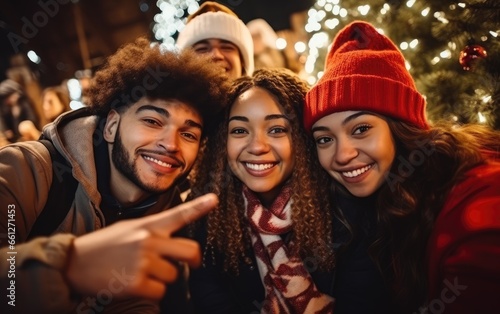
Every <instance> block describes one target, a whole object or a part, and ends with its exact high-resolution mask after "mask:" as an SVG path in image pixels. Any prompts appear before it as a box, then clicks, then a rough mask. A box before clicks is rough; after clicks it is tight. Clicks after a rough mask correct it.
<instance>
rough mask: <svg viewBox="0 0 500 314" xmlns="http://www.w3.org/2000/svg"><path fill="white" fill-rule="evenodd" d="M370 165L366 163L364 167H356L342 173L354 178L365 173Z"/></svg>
mask: <svg viewBox="0 0 500 314" xmlns="http://www.w3.org/2000/svg"><path fill="white" fill-rule="evenodd" d="M371 167H372V165H368V166H366V167H363V168H359V169H356V170H353V171H345V172H342V175H343V176H345V177H348V178H354V177H357V176H359V175H360V174H362V173H365V172H366V171H368V169H370V168H371Z"/></svg>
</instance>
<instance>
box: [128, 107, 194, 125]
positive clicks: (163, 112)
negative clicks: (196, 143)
mask: <svg viewBox="0 0 500 314" xmlns="http://www.w3.org/2000/svg"><path fill="white" fill-rule="evenodd" d="M147 110H152V111H154V112H157V113H159V114H161V115H162V116H164V117H165V118H170V112H168V110H166V109H163V108H160V107H156V106H153V105H144V106H141V107H139V108H137V110H136V111H135V113H139V112H141V111H147ZM184 124H185V125H187V126H189V127H194V128H198V129H200V130H203V126H202V125H201V124H199V123H198V122H195V121H193V120H191V119H187V120H186V121H184Z"/></svg>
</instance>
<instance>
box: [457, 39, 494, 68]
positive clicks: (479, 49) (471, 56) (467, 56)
mask: <svg viewBox="0 0 500 314" xmlns="http://www.w3.org/2000/svg"><path fill="white" fill-rule="evenodd" d="M487 55H488V54H487V53H486V49H484V47H483V46H480V45H467V46H465V48H464V49H463V50H462V51H460V57H459V59H458V61H459V62H460V65H461V66H462V67H463V69H464V70H465V71H469V70H470V69H471V66H472V61H473V60H475V59H477V58H486V56H487Z"/></svg>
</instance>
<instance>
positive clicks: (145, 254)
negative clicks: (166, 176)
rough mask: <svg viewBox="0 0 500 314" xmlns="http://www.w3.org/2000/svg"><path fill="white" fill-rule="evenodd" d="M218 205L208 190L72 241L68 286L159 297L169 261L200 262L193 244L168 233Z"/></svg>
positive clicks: (172, 272)
mask: <svg viewBox="0 0 500 314" xmlns="http://www.w3.org/2000/svg"><path fill="white" fill-rule="evenodd" d="M217 203H218V199H217V196H216V195H215V194H207V195H204V196H201V197H199V198H196V199H194V200H192V201H190V202H187V203H184V204H182V205H179V206H177V207H175V208H172V209H169V210H167V211H165V212H162V213H159V214H156V215H151V216H147V217H143V218H139V219H133V220H127V221H122V222H118V223H116V224H114V225H112V226H110V227H107V228H104V229H101V230H98V231H96V232H92V233H90V234H87V235H84V236H81V237H78V238H77V239H75V242H74V247H73V250H72V253H71V255H70V257H69V262H68V267H67V272H66V276H67V278H68V281H69V282H70V284H71V286H72V288H73V289H74V290H75V291H77V292H78V293H81V294H84V295H96V294H97V293H99V291H101V290H102V289H107V290H108V291H111V292H112V293H114V296H118V297H123V296H139V297H145V298H149V299H160V298H161V297H162V296H163V295H164V293H165V289H166V288H165V283H171V282H173V281H174V280H175V279H176V277H177V269H176V268H175V267H174V265H172V263H170V262H169V260H175V261H183V262H187V263H188V264H189V265H190V266H191V267H197V266H199V264H200V262H201V252H200V248H199V245H198V243H197V242H195V241H193V240H189V239H184V238H172V237H171V235H172V234H173V233H174V232H175V231H177V230H178V229H180V228H182V227H183V226H185V225H186V224H188V223H190V222H192V221H194V220H196V219H198V218H200V217H202V216H203V215H205V214H207V213H208V212H209V211H210V210H212V209H213V208H215V206H216V205H217Z"/></svg>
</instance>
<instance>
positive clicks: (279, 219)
mask: <svg viewBox="0 0 500 314" xmlns="http://www.w3.org/2000/svg"><path fill="white" fill-rule="evenodd" d="M307 90H308V86H307V85H306V84H305V83H304V82H303V81H302V80H300V79H299V78H298V76H296V75H295V74H294V73H292V72H291V71H288V70H284V69H261V70H259V71H257V72H255V73H254V76H253V77H242V78H239V79H238V80H236V81H235V82H234V84H233V87H232V90H231V92H230V96H229V104H230V105H229V106H228V108H226V112H225V115H224V116H223V117H221V118H222V119H221V120H222V121H221V124H220V127H219V129H218V131H217V132H216V134H214V135H213V136H208V142H207V144H206V150H205V152H204V157H203V159H202V161H201V164H200V165H199V166H198V168H197V169H196V173H197V175H196V176H195V178H194V182H193V185H192V193H191V196H192V197H196V196H198V195H202V194H205V193H208V192H213V193H215V194H217V195H218V196H219V206H218V208H217V209H216V210H215V211H213V212H212V213H211V214H210V215H209V216H208V217H207V219H206V220H205V221H203V222H202V223H201V224H199V225H198V226H196V227H197V228H196V232H195V234H196V238H197V239H198V240H199V241H200V243H201V246H202V247H203V248H204V252H203V254H204V255H203V256H204V258H203V267H202V268H201V269H198V270H194V271H193V272H192V273H191V277H190V289H191V295H192V299H193V302H194V305H195V309H196V311H197V312H202V313H250V312H254V311H257V312H258V311H259V309H261V308H262V311H263V312H267V313H300V312H304V311H305V312H307V313H316V312H319V311H322V312H321V313H325V311H326V312H331V309H332V306H333V298H332V297H331V296H330V295H329V294H328V293H329V292H330V287H331V283H332V280H333V273H332V270H333V267H334V256H333V242H332V226H331V224H332V221H331V214H330V210H329V205H328V200H327V194H326V190H325V191H323V190H322V189H323V188H324V187H326V184H325V183H326V181H325V180H326V179H327V177H326V176H325V175H324V174H322V176H320V174H321V172H320V171H318V170H319V169H320V168H319V163H318V162H317V160H315V159H313V158H312V157H313V155H312V153H313V150H314V145H313V143H312V142H311V141H310V139H308V135H307V134H306V132H305V131H304V128H303V126H302V110H303V105H304V96H305V94H306V92H307Z"/></svg>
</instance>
